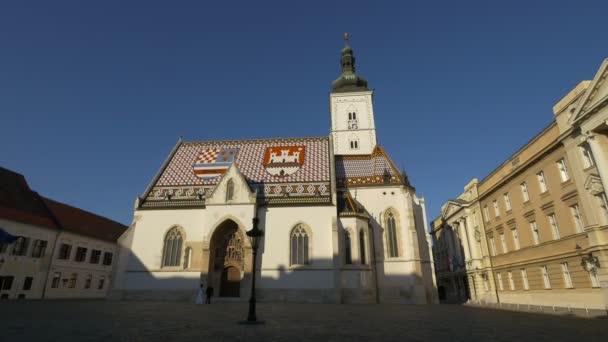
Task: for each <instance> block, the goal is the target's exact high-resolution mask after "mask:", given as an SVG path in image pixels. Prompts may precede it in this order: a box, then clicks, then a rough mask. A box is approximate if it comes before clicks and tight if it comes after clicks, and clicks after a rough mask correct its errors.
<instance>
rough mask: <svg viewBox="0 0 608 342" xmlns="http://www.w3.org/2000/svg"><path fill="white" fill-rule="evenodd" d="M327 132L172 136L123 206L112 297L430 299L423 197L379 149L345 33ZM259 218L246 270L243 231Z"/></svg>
mask: <svg viewBox="0 0 608 342" xmlns="http://www.w3.org/2000/svg"><path fill="white" fill-rule="evenodd" d="M340 64H341V68H342V74H341V75H340V77H339V78H338V79H337V80H335V81H334V82H333V83H332V92H331V94H330V112H331V113H330V114H331V124H332V126H331V133H330V135H329V136H328V137H304V138H275V139H256V140H226V141H207V142H184V141H181V139H180V140H179V141H178V143H177V144H176V146H175V147H174V148H173V150H172V151H171V153H170V155H169V156H168V158H167V159H166V161H165V163H164V164H163V165H162V166H161V168H160V170H159V172H158V173H157V175H156V176H155V178H154V179H153V181H152V182H151V184H150V185H149V187H148V188H147V189H146V191H145V193H144V194H143V195H142V196H141V197H139V198H138V199H137V201H136V204H135V212H134V220H133V223H132V225H131V226H130V228H129V229H128V231H127V232H126V233H125V234H123V236H122V237H121V239H120V240H119V243H120V245H121V251H120V255H119V262H118V266H117V268H116V271H115V274H116V275H115V279H114V291H113V293H112V297H114V298H118V299H127V300H134V299H167V300H192V298H193V297H194V295H195V293H196V289H197V288H198V286H199V284H200V283H203V284H204V285H205V286H206V287H207V286H212V287H213V288H214V297H220V298H225V299H226V300H237V301H238V300H247V299H248V298H249V296H250V286H251V280H252V277H253V276H254V275H255V277H256V288H257V290H256V297H257V298H258V300H261V301H294V302H323V303H385V302H386V303H417V304H420V303H435V302H437V294H436V288H435V281H434V273H433V269H432V268H433V262H432V256H431V254H430V252H429V241H430V238H429V234H428V232H427V229H426V227H427V221H426V212H425V205H424V199H422V198H419V197H417V196H416V193H415V189H414V187H413V186H412V185H411V184H410V183H409V181H408V178H407V176H406V175H405V173H404V172H402V171H400V170H399V169H398V168H397V167H396V166H395V164H394V163H393V161H392V160H391V158H390V157H389V156H388V154H387V153H386V151H385V150H384V149H383V148H382V147H381V146H380V145H378V144H377V142H376V141H377V140H376V129H375V123H374V110H373V101H372V95H373V92H372V91H371V90H369V89H368V87H367V81H366V80H365V79H364V78H363V77H361V76H360V75H359V74H357V73H356V71H355V57H354V53H353V50H352V49H351V48H350V47H349V45H348V41H347V43H346V46H345V47H344V49H342V53H341V59H340ZM254 218H257V219H258V220H259V228H260V229H261V230H263V232H264V236H263V239H262V242H261V244H260V247H259V250H258V257H257V264H256V265H255V266H254V265H252V261H253V253H252V246H251V243H250V241H249V239H248V237H247V236H246V234H245V233H246V231H248V230H250V229H251V228H252V220H253V219H254Z"/></svg>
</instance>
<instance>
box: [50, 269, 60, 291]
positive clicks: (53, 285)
mask: <svg viewBox="0 0 608 342" xmlns="http://www.w3.org/2000/svg"><path fill="white" fill-rule="evenodd" d="M59 282H61V273H59V272H55V273H53V280H52V281H51V288H54V289H56V288H58V287H59Z"/></svg>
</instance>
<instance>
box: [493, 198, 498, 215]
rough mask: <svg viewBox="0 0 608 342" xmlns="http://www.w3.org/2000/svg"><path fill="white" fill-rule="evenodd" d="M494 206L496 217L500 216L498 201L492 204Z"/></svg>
mask: <svg viewBox="0 0 608 342" xmlns="http://www.w3.org/2000/svg"><path fill="white" fill-rule="evenodd" d="M492 204H493V205H494V216H495V217H498V216H500V209H499V208H498V201H497V200H494V202H492Z"/></svg>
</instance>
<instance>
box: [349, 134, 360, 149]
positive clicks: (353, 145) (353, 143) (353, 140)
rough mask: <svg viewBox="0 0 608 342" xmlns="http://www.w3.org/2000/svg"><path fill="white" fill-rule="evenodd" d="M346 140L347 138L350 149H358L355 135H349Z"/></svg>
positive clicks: (357, 140)
mask: <svg viewBox="0 0 608 342" xmlns="http://www.w3.org/2000/svg"><path fill="white" fill-rule="evenodd" d="M348 140H349V144H350V149H351V150H358V149H359V138H357V137H356V136H355V135H351V137H350V138H349V139H348Z"/></svg>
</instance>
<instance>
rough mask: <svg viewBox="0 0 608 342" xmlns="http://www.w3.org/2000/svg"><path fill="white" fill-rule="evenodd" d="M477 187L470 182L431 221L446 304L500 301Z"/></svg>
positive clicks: (439, 284)
mask: <svg viewBox="0 0 608 342" xmlns="http://www.w3.org/2000/svg"><path fill="white" fill-rule="evenodd" d="M477 185H478V181H477V179H473V180H472V181H471V182H469V184H467V185H466V186H465V187H464V192H463V193H462V194H461V195H460V196H458V198H456V199H452V200H450V201H448V202H447V203H445V204H444V205H443V207H442V210H441V212H442V215H441V217H439V218H437V219H435V220H434V221H433V222H432V226H431V234H432V236H433V254H434V260H435V272H436V274H437V291H438V293H439V299H440V300H441V301H442V302H445V303H464V302H468V301H474V302H481V303H496V302H497V298H496V288H495V287H494V275H493V273H492V265H491V260H490V255H489V253H488V247H487V246H488V244H487V241H486V235H485V234H484V231H483V222H482V214H481V207H480V205H479V200H478V199H479V197H478V189H477Z"/></svg>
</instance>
